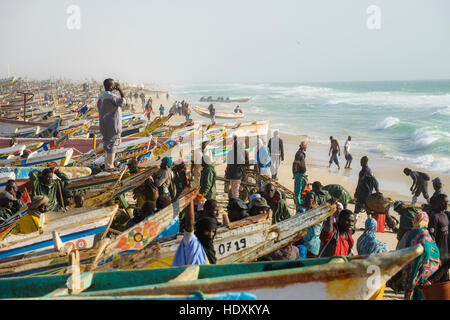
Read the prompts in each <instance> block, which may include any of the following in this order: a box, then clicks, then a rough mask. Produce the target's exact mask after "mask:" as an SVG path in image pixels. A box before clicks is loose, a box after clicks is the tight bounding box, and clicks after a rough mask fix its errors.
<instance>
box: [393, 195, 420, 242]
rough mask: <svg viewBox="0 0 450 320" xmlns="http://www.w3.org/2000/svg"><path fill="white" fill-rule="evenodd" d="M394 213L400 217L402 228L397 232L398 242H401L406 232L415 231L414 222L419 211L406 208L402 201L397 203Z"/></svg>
mask: <svg viewBox="0 0 450 320" xmlns="http://www.w3.org/2000/svg"><path fill="white" fill-rule="evenodd" d="M394 211H395V212H397V213H398V214H399V215H400V226H399V228H398V231H397V240H398V241H400V240H401V239H402V237H403V235H404V234H405V233H406V232H408V231H409V230H412V229H413V221H414V217H415V216H416V214H417V210H416V209H415V208H413V207H407V206H405V204H404V203H403V202H402V201H395V203H394Z"/></svg>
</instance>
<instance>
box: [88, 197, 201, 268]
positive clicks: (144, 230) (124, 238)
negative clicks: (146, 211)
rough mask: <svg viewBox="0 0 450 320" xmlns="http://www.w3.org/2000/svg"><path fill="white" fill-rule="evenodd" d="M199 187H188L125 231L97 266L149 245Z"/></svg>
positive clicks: (115, 240)
mask: <svg viewBox="0 0 450 320" xmlns="http://www.w3.org/2000/svg"><path fill="white" fill-rule="evenodd" d="M197 194H198V188H194V189H190V190H189V189H186V190H184V191H183V193H182V194H181V196H180V197H179V198H178V199H177V200H175V201H174V202H173V203H172V204H171V205H169V206H168V207H166V208H164V209H162V210H161V211H159V212H158V213H156V214H154V215H152V216H150V217H147V218H146V219H144V220H143V221H141V222H140V223H138V224H136V225H134V226H133V227H131V228H129V229H127V230H125V231H123V232H122V233H121V234H120V235H118V236H117V237H116V238H115V239H114V240H113V241H112V242H111V243H110V244H109V245H108V246H107V247H106V248H105V251H104V253H103V255H102V258H101V259H99V262H98V264H97V265H96V266H95V267H96V268H97V267H99V266H101V265H104V264H107V263H109V262H111V261H113V260H117V259H119V258H120V257H122V256H126V255H129V254H132V253H133V252H137V251H140V250H142V249H144V248H145V247H146V246H147V245H149V244H150V243H151V242H152V241H153V239H155V238H156V236H158V235H159V234H160V233H161V231H163V230H164V229H165V228H166V227H167V226H168V225H169V224H170V223H171V222H172V221H173V219H175V218H176V217H178V214H179V213H180V212H181V211H182V210H183V209H184V208H185V207H187V206H188V204H189V203H190V202H191V201H192V200H193V199H194V198H195V197H196V196H197Z"/></svg>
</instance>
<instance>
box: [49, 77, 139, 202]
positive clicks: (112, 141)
mask: <svg viewBox="0 0 450 320" xmlns="http://www.w3.org/2000/svg"><path fill="white" fill-rule="evenodd" d="M103 86H104V87H105V92H103V94H102V96H101V97H100V99H99V100H98V103H97V108H98V119H99V126H100V132H101V134H102V136H103V148H104V149H105V170H106V171H109V172H111V171H114V170H115V169H114V158H115V155H116V152H117V148H118V147H119V145H120V137H121V134H122V109H121V107H122V106H123V105H125V104H126V103H127V102H126V100H125V95H124V94H123V92H122V89H121V88H120V85H119V83H117V82H115V81H114V80H113V79H106V80H105V81H103ZM114 90H117V91H119V93H120V97H118V96H117V95H115V94H113V91H114ZM136 94H137V93H136ZM50 202H51V199H50Z"/></svg>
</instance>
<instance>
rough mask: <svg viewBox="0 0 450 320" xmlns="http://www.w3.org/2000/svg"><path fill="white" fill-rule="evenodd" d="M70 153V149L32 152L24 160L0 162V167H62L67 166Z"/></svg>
mask: <svg viewBox="0 0 450 320" xmlns="http://www.w3.org/2000/svg"><path fill="white" fill-rule="evenodd" d="M72 153H73V149H72V148H64V149H56V150H49V151H42V152H36V151H34V152H31V153H30V155H29V156H28V158H26V159H24V158H15V159H10V160H4V159H3V160H0V167H63V166H66V165H67V164H69V161H70V158H71V157H72Z"/></svg>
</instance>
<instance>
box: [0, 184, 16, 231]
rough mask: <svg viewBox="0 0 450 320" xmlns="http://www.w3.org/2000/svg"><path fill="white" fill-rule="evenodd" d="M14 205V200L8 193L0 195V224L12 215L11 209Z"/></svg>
mask: <svg viewBox="0 0 450 320" xmlns="http://www.w3.org/2000/svg"><path fill="white" fill-rule="evenodd" d="M15 203H16V198H15V197H13V196H12V194H10V193H9V192H7V191H5V192H3V193H0V223H3V222H4V221H6V220H8V219H9V218H10V217H12V216H13V215H14V212H13V207H14V204H15Z"/></svg>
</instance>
